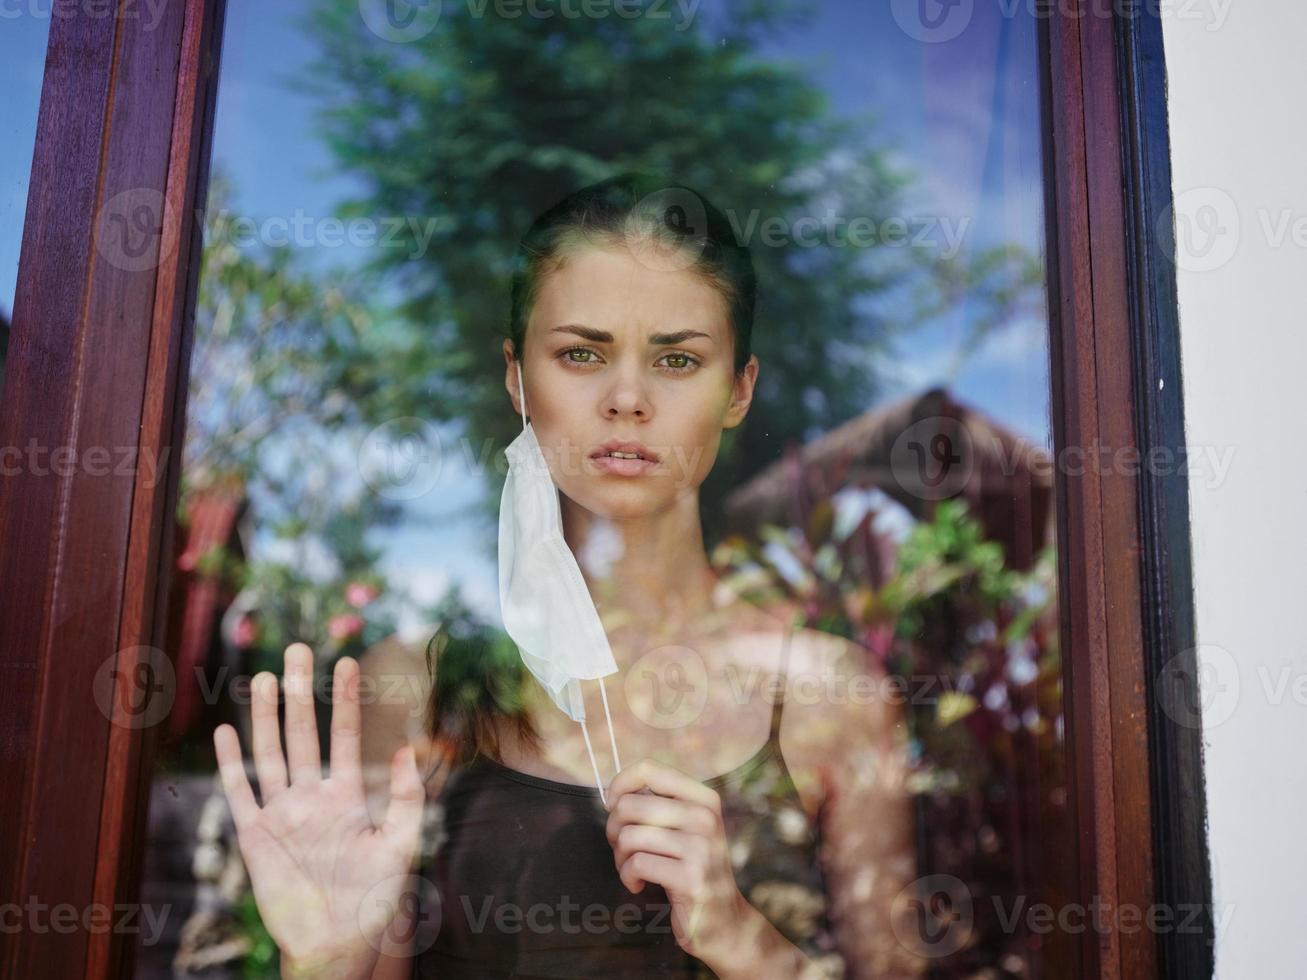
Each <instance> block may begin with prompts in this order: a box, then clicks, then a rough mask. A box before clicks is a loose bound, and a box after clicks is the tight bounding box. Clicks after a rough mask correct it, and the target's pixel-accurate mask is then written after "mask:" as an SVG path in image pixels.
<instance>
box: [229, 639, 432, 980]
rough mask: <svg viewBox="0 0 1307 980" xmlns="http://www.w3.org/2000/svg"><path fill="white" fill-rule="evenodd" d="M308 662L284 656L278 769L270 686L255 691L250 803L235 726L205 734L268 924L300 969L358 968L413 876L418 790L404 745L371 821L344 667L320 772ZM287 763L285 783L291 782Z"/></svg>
mask: <svg viewBox="0 0 1307 980" xmlns="http://www.w3.org/2000/svg"><path fill="white" fill-rule="evenodd" d="M312 670H313V652H312V651H311V650H310V649H309V648H308V647H307V646H306V645H304V644H303V643H294V644H291V645H290V646H289V647H287V648H286V652H285V676H286V748H287V752H286V758H285V759H283V757H282V749H281V739H280V738H279V734H278V725H277V678H276V676H275V675H273V674H271V673H268V672H263V673H260V674H258V675H257V676H256V677H255V678H254V680H253V683H252V684H251V688H252V701H251V713H252V716H253V726H254V768H255V772H256V773H257V775H258V780H259V786H260V788H261V790H262V797H263V803H262V806H260V805H259V803H258V802H257V801H256V800H255V798H254V793H253V791H252V790H251V788H250V783H249V780H248V778H247V777H246V774H245V766H244V763H243V762H242V758H241V747H240V739H239V737H238V735H237V734H236V730H235V729H234V728H233V727H232V726H231V725H220V726H218V728H217V729H215V730H214V733H213V741H214V747H215V749H216V751H217V754H218V767H219V771H220V773H221V778H222V786H223V791H224V792H225V793H226V795H227V800H228V804H229V805H230V807H231V812H232V817H233V819H234V821H235V824H236V833H237V837H238V839H239V843H240V849H241V855H242V856H243V857H244V859H245V866H246V868H247V869H248V871H249V875H250V883H251V885H252V887H253V889H254V897H255V900H256V901H257V903H258V907H259V913H260V915H261V916H262V918H263V922H264V925H265V926H266V928H267V930H268V932H269V933H270V934H271V936H272V938H273V940H275V941H276V943H277V946H278V947H279V948H280V949H281V951H282V953H283V954H284V955H286V956H287V957H288V958H289V959H290V960H291V961H294V962H300V963H325V962H334V963H336V964H337V965H343V961H344V960H353V961H355V962H366V961H368V960H369V958H372V957H375V956H376V955H377V954H378V953H379V951H380V950H381V948H382V936H383V934H384V933H385V931H386V927H387V925H388V924H389V923H390V921H391V919H392V918H394V916H395V913H396V911H397V910H398V908H399V904H400V902H401V901H405V900H406V899H405V898H404V897H403V896H402V893H403V891H404V886H405V884H406V882H407V880H408V877H409V875H410V873H411V862H412V860H413V857H414V855H415V854H416V852H417V847H418V836H419V832H420V828H421V821H422V810H423V803H424V795H425V794H424V789H423V784H422V781H421V778H420V777H419V775H418V769H417V761H416V758H415V756H414V752H413V748H412V747H411V746H404V747H403V748H401V749H400V750H399V751H398V752H396V753H395V756H394V758H393V759H392V760H391V769H390V805H389V808H388V809H387V811H386V816H385V820H384V821H383V822H382V824H381V825H380V826H376V825H374V824H373V822H372V819H371V817H370V816H369V814H368V807H367V802H366V799H365V795H364V789H363V772H362V765H361V761H360V759H361V748H360V742H361V715H360V710H359V700H358V681H359V668H358V662H357V661H355V660H353V659H352V658H349V657H343V658H341V659H340V661H338V662H337V664H336V669H335V675H334V678H333V683H332V692H333V693H332V712H331V750H330V751H331V766H330V773H329V774H325V773H323V771H322V763H321V756H320V754H319V751H318V729H317V722H316V720H315V717H314V705H313V689H312ZM287 760H288V761H289V767H290V778H289V780H288V779H287Z"/></svg>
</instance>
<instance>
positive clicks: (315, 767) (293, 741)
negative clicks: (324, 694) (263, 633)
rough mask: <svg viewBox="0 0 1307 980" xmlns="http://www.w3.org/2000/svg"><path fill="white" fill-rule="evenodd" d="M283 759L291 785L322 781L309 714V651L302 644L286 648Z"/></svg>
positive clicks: (314, 728)
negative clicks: (286, 763) (288, 763)
mask: <svg viewBox="0 0 1307 980" xmlns="http://www.w3.org/2000/svg"><path fill="white" fill-rule="evenodd" d="M285 674H286V756H287V758H288V759H289V760H290V781H291V783H300V782H304V783H315V782H319V781H320V780H321V779H322V754H321V753H320V752H319V751H318V722H317V718H316V717H315V715H314V710H313V651H312V650H310V649H309V648H308V646H307V645H306V644H304V643H292V644H291V645H290V646H288V647H287V648H286V654H285Z"/></svg>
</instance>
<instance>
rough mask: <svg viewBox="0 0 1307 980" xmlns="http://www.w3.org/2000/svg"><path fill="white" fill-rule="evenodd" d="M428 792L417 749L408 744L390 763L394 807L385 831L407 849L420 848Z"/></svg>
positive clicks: (388, 810) (386, 822)
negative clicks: (422, 775) (419, 842)
mask: <svg viewBox="0 0 1307 980" xmlns="http://www.w3.org/2000/svg"><path fill="white" fill-rule="evenodd" d="M425 801H426V791H425V790H424V788H423V786H422V778H421V777H420V776H419V775H418V765H417V758H416V756H415V754H414V752H413V746H411V745H405V746H403V747H401V748H400V749H399V751H398V752H396V753H395V755H394V757H393V758H392V759H391V760H390V804H389V806H387V807H386V819H385V821H384V822H383V823H382V825H381V832H382V833H383V834H385V835H386V836H387V837H389V838H391V839H392V840H395V841H396V842H400V843H403V844H404V845H405V846H414V847H415V846H416V843H417V838H418V833H419V831H420V830H421V828H422V806H423V804H424V803H425Z"/></svg>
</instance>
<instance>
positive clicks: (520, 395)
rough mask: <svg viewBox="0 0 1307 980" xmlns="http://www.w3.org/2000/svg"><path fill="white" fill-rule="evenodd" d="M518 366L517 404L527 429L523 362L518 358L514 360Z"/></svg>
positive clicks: (523, 425)
mask: <svg viewBox="0 0 1307 980" xmlns="http://www.w3.org/2000/svg"><path fill="white" fill-rule="evenodd" d="M513 363H514V364H515V365H517V403H518V405H520V406H521V408H522V428H524V429H525V428H526V388H524V387H522V362H521V361H520V360H518V359H517V358H514V359H513Z"/></svg>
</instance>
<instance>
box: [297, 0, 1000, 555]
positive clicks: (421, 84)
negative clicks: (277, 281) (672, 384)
mask: <svg viewBox="0 0 1307 980" xmlns="http://www.w3.org/2000/svg"><path fill="white" fill-rule="evenodd" d="M628 6H629V5H628ZM538 7H539V8H541V9H543V10H545V11H552V13H554V14H555V16H549V17H535V16H520V17H510V18H505V17H503V16H500V15H498V14H497V13H496V10H495V5H493V4H491V5H489V6H487V7H486V8H485V11H484V14H483V15H477V16H474V15H473V14H472V13H471V11H470V10H469V9H465V8H464V7H463V6H462V5H449V4H447V5H445V7H444V8H442V13H441V17H440V20H439V23H438V25H437V26H436V28H435V29H434V30H433V31H432V32H431V33H430V34H429V35H428V36H426V37H424V38H422V39H421V40H420V41H416V42H413V43H407V44H393V43H389V42H386V41H382V40H380V39H379V38H377V37H375V36H373V35H371V34H369V33H368V32H367V31H366V30H364V29H363V26H362V24H361V22H360V19H359V16H358V5H357V3H355V2H354V0H331V2H327V3H323V4H321V5H318V6H315V7H314V10H313V15H312V18H311V22H310V29H311V30H312V31H313V33H314V34H315V35H316V36H317V38H318V39H319V40H320V42H321V46H322V58H321V59H320V61H319V62H318V64H317V65H316V66H315V70H314V71H313V72H311V73H310V75H309V77H308V81H307V82H305V83H304V84H306V85H307V86H308V87H309V88H310V89H311V90H313V91H315V92H318V93H320V94H321V95H322V96H323V97H324V101H325V106H324V110H323V114H322V125H323V130H324V134H325V137H326V139H327V140H328V141H329V144H330V146H331V148H332V150H333V151H334V153H335V156H336V158H337V160H338V162H339V165H340V166H341V167H342V168H343V169H344V170H346V171H347V172H349V173H350V174H352V175H356V176H358V177H360V178H361V179H362V180H363V182H364V184H365V187H366V190H365V192H364V193H363V194H362V195H361V197H360V199H359V200H356V201H354V202H352V203H351V204H349V205H348V206H347V208H346V213H347V214H349V215H360V214H367V215H373V216H378V217H382V216H384V217H392V216H399V217H401V218H413V219H417V221H418V222H419V224H420V223H422V222H424V221H425V220H426V219H428V218H431V219H435V220H436V222H437V227H436V231H435V234H434V237H433V238H432V239H431V242H430V244H429V246H427V247H426V248H425V249H423V248H422V247H421V246H420V243H419V241H418V240H417V237H416V236H415V235H414V234H413V233H412V229H411V228H410V229H408V231H407V232H406V233H405V234H404V235H403V236H401V238H400V240H399V241H398V242H397V243H396V245H397V247H390V248H378V249H377V250H376V256H375V261H374V267H375V268H376V269H377V270H379V271H383V272H386V273H389V274H391V275H393V276H394V279H395V281H396V283H397V284H398V288H399V290H400V292H401V293H402V295H403V296H404V302H403V305H402V312H403V314H404V315H405V317H406V319H407V321H408V323H409V324H410V325H411V326H410V332H409V334H407V335H406V336H405V337H404V339H403V340H402V345H403V347H404V349H405V351H406V353H407V355H408V356H409V358H411V361H410V362H409V363H407V364H406V365H405V370H404V371H402V372H400V373H399V374H398V375H397V376H396V377H395V378H394V379H392V380H393V384H392V387H391V391H392V396H393V402H392V404H393V405H394V406H395V409H396V411H397V413H408V411H409V409H408V408H407V407H403V406H413V405H422V406H424V408H426V410H427V412H428V413H430V412H432V411H434V412H437V413H439V412H441V411H442V410H447V409H448V407H449V406H457V417H458V418H459V419H461V420H462V421H463V422H465V423H466V426H467V428H468V429H469V431H470V434H471V436H472V437H473V440H474V444H476V445H483V444H485V443H484V442H483V440H486V439H488V440H489V441H490V444H493V445H500V446H502V445H505V444H506V443H507V442H508V440H509V439H511V438H512V436H513V435H514V431H513V426H514V424H515V423H514V419H513V417H512V415H511V413H510V412H509V411H508V410H507V409H506V403H505V397H504V392H503V387H502V383H501V379H502V376H503V368H502V356H501V355H500V353H499V350H498V344H497V342H496V334H497V332H498V331H499V330H500V329H501V324H502V323H503V322H504V320H505V318H506V314H507V306H508V300H507V297H508V288H507V286H508V283H507V270H508V261H509V258H510V256H511V254H512V250H513V248H514V246H515V245H516V242H517V239H518V237H519V236H520V235H521V234H522V233H523V232H524V231H525V230H526V228H527V226H528V225H529V223H530V221H531V220H532V218H533V217H534V216H535V215H536V214H537V213H539V212H540V211H541V210H543V209H544V208H545V207H547V206H548V205H550V204H552V203H553V202H554V201H556V200H557V199H558V198H560V197H562V196H563V195H564V194H566V193H568V192H570V191H572V190H575V189H577V188H578V187H580V186H582V185H584V184H587V183H589V182H592V181H595V180H598V179H601V178H603V177H606V176H610V175H611V174H613V173H616V172H619V171H621V170H627V169H637V170H655V171H660V172H665V173H670V174H673V175H675V176H676V177H677V178H678V179H680V180H683V181H685V182H686V183H688V184H689V185H690V186H693V187H698V188H701V189H702V190H703V191H704V192H705V193H706V194H708V195H709V196H710V197H711V198H712V199H713V200H714V201H715V202H716V203H718V204H719V206H721V207H722V208H723V209H725V210H727V211H728V213H730V214H731V215H733V216H734V218H735V219H736V224H737V229H741V230H743V229H752V231H751V232H750V233H749V239H748V240H749V243H750V245H751V246H752V247H753V253H754V259H755V263H756V265H757V267H758V273H759V282H760V284H761V293H762V294H761V297H760V307H759V311H758V321H757V324H756V330H755V338H754V343H755V350H756V351H757V353H758V354H759V356H760V359H761V360H762V362H763V364H764V370H763V372H762V374H761V377H760V382H759V390H758V392H757V396H756V399H755V403H754V407H753V409H752V410H751V413H750V416H749V420H748V422H747V424H746V425H745V426H744V427H742V428H741V429H739V430H734V431H733V432H730V433H728V434H727V441H726V443H725V444H724V446H723V453H722V457H721V459H720V460H719V463H718V465H717V467H716V468H715V469H714V471H713V473H712V475H711V477H710V479H709V481H708V483H707V484H706V485H705V487H704V489H703V497H704V501H705V507H704V514H705V521H706V522H707V524H708V526H707V528H706V531H707V533H708V536H709V538H710V539H711V538H713V537H714V536H715V535H714V530H715V525H716V523H717V522H718V518H717V516H716V515H717V514H718V507H717V506H716V504H717V503H718V502H719V501H720V498H721V497H722V495H723V494H724V492H725V491H726V490H727V489H729V488H730V487H733V486H736V485H738V483H739V482H740V481H741V480H743V479H744V478H746V477H747V476H749V475H750V474H752V473H754V472H756V471H757V470H758V469H760V468H761V467H763V466H765V465H767V464H768V463H769V462H771V461H772V460H774V459H775V458H777V456H779V454H780V451H781V447H783V446H784V445H785V444H787V443H790V442H800V441H804V440H805V439H806V438H807V437H809V436H810V435H811V434H812V433H814V432H816V431H821V430H824V429H827V428H829V427H830V426H831V425H833V424H836V423H838V422H840V421H843V420H845V419H848V418H850V417H852V416H854V415H856V414H857V413H859V412H860V411H862V410H863V409H865V408H866V406H867V405H869V404H871V403H872V402H873V400H874V398H875V395H876V392H877V390H878V380H879V371H880V369H881V367H882V361H883V359H884V355H885V349H886V344H887V341H888V340H889V338H890V337H891V336H892V334H893V333H894V332H895V331H897V330H899V329H901V328H903V327H904V326H906V325H910V324H911V323H912V322H913V317H912V315H911V314H907V315H904V314H902V313H901V312H900V309H899V307H900V304H898V303H895V304H894V306H893V309H892V311H891V310H890V309H881V310H878V309H876V306H877V300H885V299H887V298H888V294H889V293H890V292H891V291H892V290H895V289H896V288H897V287H901V286H906V285H908V284H910V282H911V281H913V280H914V279H916V278H917V277H919V276H921V275H923V270H922V266H923V262H922V260H921V257H920V256H913V255H907V254H905V253H906V252H908V251H910V249H905V248H902V247H890V246H888V245H886V244H885V243H883V242H880V241H877V242H875V243H873V244H871V245H868V246H867V247H856V246H850V245H848V244H845V245H842V246H841V245H829V244H816V245H814V244H813V243H812V242H811V240H810V239H809V240H807V241H806V242H805V240H804V238H803V236H801V235H782V236H780V238H779V239H768V238H767V237H766V236H765V235H764V234H763V233H762V232H761V231H760V230H759V229H760V228H761V227H762V226H763V224H764V223H765V222H766V221H767V220H768V219H781V221H782V223H783V226H784V227H787V228H791V229H793V228H795V227H796V225H795V222H797V221H799V220H800V219H804V218H807V219H809V220H813V219H815V220H816V221H818V222H821V221H824V220H826V219H827V218H828V216H834V217H835V218H837V219H839V220H843V221H845V222H847V221H849V220H850V219H852V218H868V219H871V221H872V222H873V223H875V225H876V226H877V227H880V223H881V222H883V221H884V219H886V218H888V217H890V216H896V215H897V216H903V215H904V214H905V212H904V211H903V204H902V195H901V192H902V191H903V189H904V188H905V187H906V186H907V185H908V183H909V180H910V177H909V175H908V174H905V173H903V172H900V171H897V170H895V169H894V168H892V167H891V165H890V164H889V162H888V159H887V156H886V153H885V151H884V150H883V149H882V148H880V147H878V146H875V145H873V143H872V141H871V140H870V139H869V138H868V133H869V132H870V129H871V126H870V120H865V119H863V120H852V119H841V118H836V117H835V116H834V115H833V113H832V112H831V110H830V107H829V105H828V101H827V98H826V96H825V94H824V93H823V92H822V91H821V90H820V89H819V88H818V87H816V86H815V85H813V84H812V83H810V82H809V81H808V80H806V78H805V77H804V76H803V74H802V73H801V71H800V70H799V69H798V68H796V67H793V66H790V65H787V64H782V63H776V62H772V61H768V60H766V59H764V58H763V57H761V56H760V55H759V54H758V53H757V49H756V38H757V37H758V36H759V35H760V34H761V33H763V32H765V31H767V30H769V29H772V28H774V27H775V26H776V25H777V24H779V23H782V22H783V21H785V19H786V18H787V17H791V16H795V15H796V13H795V12H796V10H797V9H798V8H797V7H796V6H795V5H793V4H790V3H778V2H774V0H751V2H749V3H736V4H733V5H731V6H730V8H729V9H730V11H731V14H732V17H733V20H732V21H731V22H730V23H729V24H728V25H727V26H726V27H725V28H724V30H722V31H718V30H716V29H714V30H713V31H712V32H711V33H710V32H708V31H706V30H700V29H699V28H700V25H695V26H694V28H693V29H688V30H681V31H678V30H675V29H674V27H673V25H671V24H669V23H668V21H667V20H665V19H660V18H657V17H654V16H641V17H635V18H629V17H606V18H604V17H599V18H594V17H591V18H579V17H575V16H564V15H563V13H562V12H561V11H559V10H554V9H553V8H554V7H555V3H553V2H551V0H542V2H541V3H539V4H538ZM819 237H820V236H819ZM822 240H823V241H824V239H822ZM998 258H999V259H1002V258H1003V256H998ZM1000 264H1004V262H1000ZM924 265H925V266H927V267H929V265H930V262H929V260H927V261H926V262H925V263H924ZM925 274H927V275H931V274H933V273H930V272H929V271H928V268H927V272H926V273H925ZM951 275H952V277H953V278H954V279H955V278H956V276H957V272H956V267H955V268H954V269H953V270H952V272H951ZM931 295H932V296H934V294H931ZM935 298H937V297H935ZM1000 298H1001V297H1000ZM881 305H882V306H884V307H889V304H888V303H882V304H881ZM432 392H434V393H435V394H436V396H437V399H438V400H437V401H436V402H435V403H433V402H432V399H431V393H432ZM414 414H416V413H414ZM496 499H497V498H496V497H495V495H494V494H493V493H491V494H488V495H487V498H486V503H487V505H488V506H493V503H494V501H495V500H496Z"/></svg>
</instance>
